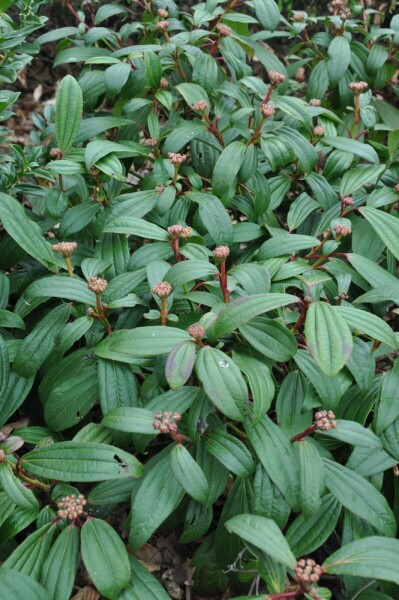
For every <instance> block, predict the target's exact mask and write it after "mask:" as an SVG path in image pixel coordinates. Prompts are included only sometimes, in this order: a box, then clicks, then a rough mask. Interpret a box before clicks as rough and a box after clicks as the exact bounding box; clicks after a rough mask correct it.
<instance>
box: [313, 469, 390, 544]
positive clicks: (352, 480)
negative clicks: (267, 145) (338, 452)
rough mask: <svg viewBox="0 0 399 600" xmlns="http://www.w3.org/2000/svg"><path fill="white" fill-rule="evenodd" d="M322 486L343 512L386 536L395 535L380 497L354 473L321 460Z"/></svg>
mask: <svg viewBox="0 0 399 600" xmlns="http://www.w3.org/2000/svg"><path fill="white" fill-rule="evenodd" d="M323 463H324V468H325V470H326V486H327V487H328V489H329V490H330V492H331V493H332V494H333V496H335V498H336V499H337V500H338V502H340V503H341V504H342V505H343V506H344V507H345V508H346V509H348V510H349V511H351V512H352V513H354V514H355V515H358V516H359V517H361V518H362V519H364V520H365V521H367V522H368V523H370V524H371V525H373V527H375V528H376V529H377V530H378V531H380V532H381V533H383V534H384V535H387V536H391V537H392V536H394V535H395V532H396V523H395V517H394V516H393V514H392V511H391V509H390V508H389V505H388V502H387V501H386V500H385V498H384V496H383V495H382V494H381V493H380V492H378V491H377V490H376V489H375V487H374V486H373V485H372V484H371V483H370V482H369V481H367V479H364V477H361V476H360V475H358V474H357V473H356V472H355V471H352V470H351V469H348V468H347V467H343V466H342V465H340V464H339V463H336V462H333V461H332V460H329V459H326V458H323Z"/></svg>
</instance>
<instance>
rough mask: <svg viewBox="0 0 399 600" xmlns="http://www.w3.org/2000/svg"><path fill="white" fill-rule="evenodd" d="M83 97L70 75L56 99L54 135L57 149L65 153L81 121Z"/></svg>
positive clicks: (61, 86)
mask: <svg viewBox="0 0 399 600" xmlns="http://www.w3.org/2000/svg"><path fill="white" fill-rule="evenodd" d="M82 113H83V97H82V90H81V89H80V85H79V84H78V82H77V81H76V79H75V78H74V77H72V75H66V76H65V77H64V79H63V80H62V82H61V85H60V87H59V89H58V93H57V98H56V110H55V135H56V138H57V145H58V148H59V149H60V150H61V151H62V152H66V151H67V150H68V148H70V146H72V144H73V142H74V140H75V137H76V134H77V133H78V131H79V127H80V124H81V121H82Z"/></svg>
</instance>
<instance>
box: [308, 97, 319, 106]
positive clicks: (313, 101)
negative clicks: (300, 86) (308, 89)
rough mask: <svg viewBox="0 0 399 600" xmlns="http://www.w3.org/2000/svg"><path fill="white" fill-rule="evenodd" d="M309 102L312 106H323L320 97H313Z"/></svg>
mask: <svg viewBox="0 0 399 600" xmlns="http://www.w3.org/2000/svg"><path fill="white" fill-rule="evenodd" d="M309 104H310V106H321V100H319V98H311V99H310V100H309Z"/></svg>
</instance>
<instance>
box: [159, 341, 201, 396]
mask: <svg viewBox="0 0 399 600" xmlns="http://www.w3.org/2000/svg"><path fill="white" fill-rule="evenodd" d="M194 363H195V343H194V340H192V341H186V342H181V343H180V344H178V345H177V346H175V348H173V350H171V352H169V354H168V358H167V360H166V363H165V377H166V379H167V381H168V383H169V385H170V387H171V388H172V389H173V390H176V389H178V388H180V387H182V386H183V385H184V384H185V383H186V381H187V379H188V378H189V377H190V375H191V373H192V371H193V368H194Z"/></svg>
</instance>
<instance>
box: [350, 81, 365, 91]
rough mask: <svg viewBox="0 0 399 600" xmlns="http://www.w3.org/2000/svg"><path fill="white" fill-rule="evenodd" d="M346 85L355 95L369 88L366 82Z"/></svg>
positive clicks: (353, 82) (354, 82)
mask: <svg viewBox="0 0 399 600" xmlns="http://www.w3.org/2000/svg"><path fill="white" fill-rule="evenodd" d="M348 85H349V88H350V89H351V90H352V92H354V93H355V94H361V93H362V92H365V91H366V90H367V88H368V87H369V85H368V83H367V82H366V81H351V82H350V83H349V84H348Z"/></svg>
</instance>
